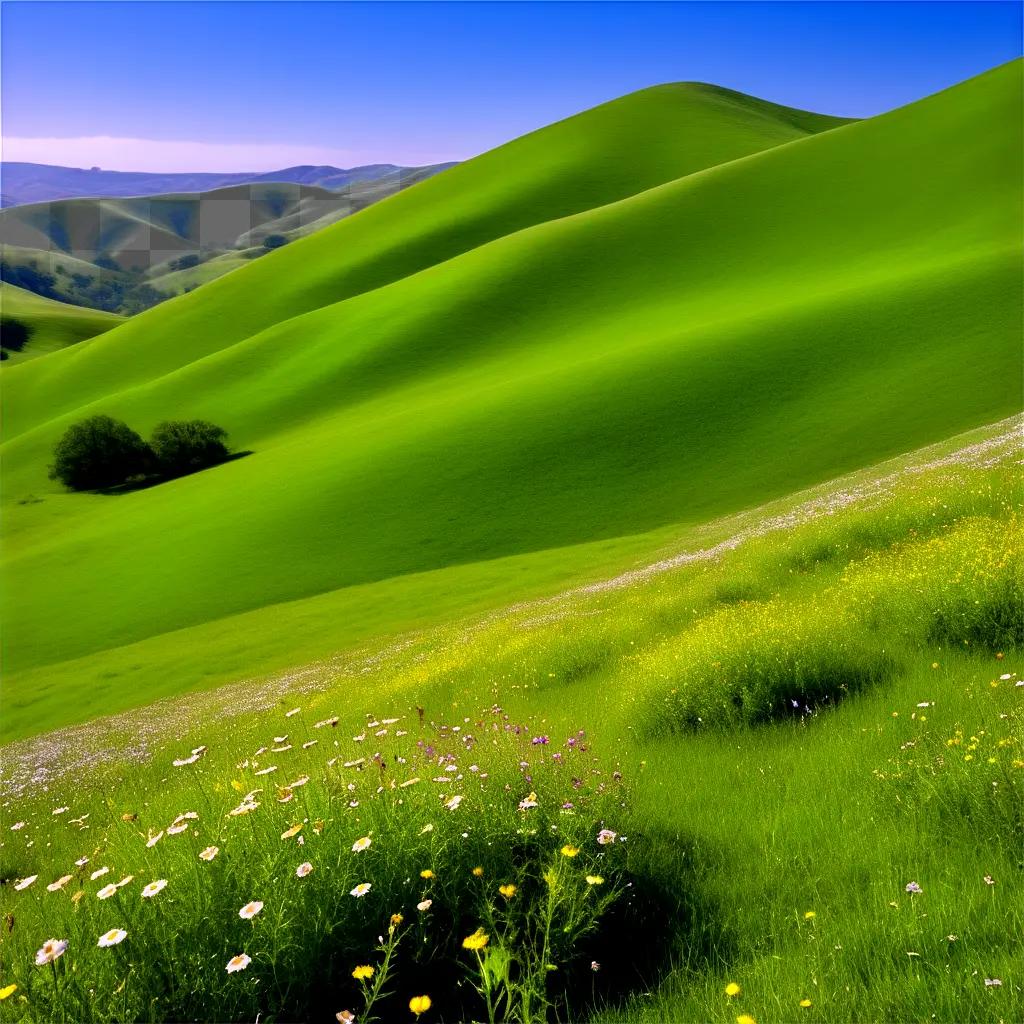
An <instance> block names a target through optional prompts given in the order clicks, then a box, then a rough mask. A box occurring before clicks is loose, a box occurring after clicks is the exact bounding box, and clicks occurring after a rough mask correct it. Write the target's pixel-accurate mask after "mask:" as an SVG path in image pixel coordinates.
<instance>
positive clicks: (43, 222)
mask: <svg viewBox="0 0 1024 1024" xmlns="http://www.w3.org/2000/svg"><path fill="white" fill-rule="evenodd" d="M443 169H445V165H437V166H430V167H416V168H392V169H391V170H390V171H387V173H384V169H383V168H381V169H379V170H381V172H382V173H381V174H380V175H379V176H378V177H376V178H372V179H369V180H365V181H364V180H355V181H351V182H347V183H345V184H344V185H341V184H340V183H339V187H338V188H337V189H335V190H330V189H327V188H322V187H318V186H313V185H305V184H293V183H288V182H280V181H268V182H255V183H251V184H246V185H232V186H229V187H224V188H218V189H213V190H211V191H206V192H190V193H177V194H170V195H143V196H136V197H129V198H120V199H101V198H80V199H66V200H61V201H55V202H45V203H34V204H28V205H25V206H18V207H15V208H11V209H5V210H3V211H0V248H2V254H3V275H4V280H6V281H11V282H14V283H15V284H18V285H20V286H23V287H25V288H28V289H30V290H33V291H35V292H37V293H39V294H41V295H44V296H47V297H51V298H59V299H61V300H63V301H70V302H74V303H78V304H81V305H87V306H93V307H96V308H101V309H105V310H113V311H117V312H129V313H135V312H138V311H139V310H141V309H146V308H149V307H150V306H153V305H155V304H156V303H157V302H159V301H161V300H162V299H164V298H166V297H167V296H170V295H178V294H181V293H182V292H184V291H187V290H190V289H192V288H195V287H197V286H198V285H199V284H203V283H205V282H207V281H212V280H214V279H215V278H217V277H220V276H221V275H222V274H226V273H227V272H228V271H230V270H234V269H236V268H237V267H239V266H241V265H243V264H244V263H245V262H246V261H248V260H252V259H255V258H256V257H258V256H263V255H266V251H267V250H266V248H265V247H264V245H263V242H264V240H265V239H266V238H268V237H270V236H281V238H283V239H285V241H288V242H290V241H294V240H295V239H296V238H302V237H304V236H305V235H308V234H312V233H313V232H314V231H319V230H320V229H322V228H324V227H327V226H328V225H330V224H334V223H335V222H337V221H339V220H341V219H342V218H344V217H348V216H350V215H351V214H353V213H356V212H358V211H359V210H363V209H365V208H366V207H367V206H370V205H371V204H372V203H375V202H378V201H379V200H381V199H384V198H386V197H387V196H390V195H394V194H395V193H397V192H399V191H401V190H402V189H405V188H409V187H410V186H412V185H415V184H418V183H419V182H421V181H425V180H426V179H427V178H430V177H432V176H433V175H434V174H436V173H437V172H438V171H439V170H443ZM197 262H198V265H195V264H196V263H197Z"/></svg>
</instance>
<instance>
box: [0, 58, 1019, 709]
mask: <svg viewBox="0 0 1024 1024" xmlns="http://www.w3.org/2000/svg"><path fill="white" fill-rule="evenodd" d="M1019 115H1020V65H1019V64H1016V65H1010V66H1007V67H1004V68H1001V69H997V70H996V71H994V72H991V73H989V74H987V75H984V76H981V77H980V78H978V79H975V80H972V81H971V82H968V83H965V84H964V85H962V86H959V87H957V88H955V89H952V90H948V91H947V92H944V93H942V94H939V95H937V96H935V97H931V98H929V99H926V100H923V101H921V102H919V103H916V104H913V105H911V106H909V107H906V108H903V109H901V110H899V111H895V112H893V113H891V114H888V115H885V116H882V117H879V118H875V119H872V120H871V121H866V122H859V123H855V124H848V125H844V126H840V127H838V128H836V130H833V131H828V132H824V133H822V134H817V135H808V134H807V129H808V122H810V127H825V126H827V124H828V122H821V121H816V120H814V119H813V118H812V117H811V116H810V115H799V114H796V113H794V112H786V111H782V110H780V108H774V107H771V106H770V105H765V104H761V103H759V102H758V101H750V100H747V99H744V98H741V97H737V96H735V94H729V93H723V92H721V91H720V90H713V89H709V88H706V87H693V86H680V87H661V88H658V89H654V90H648V91H646V92H643V93H639V94H635V95H634V96H631V97H626V98H624V99H623V100H620V101H616V102H615V103H612V104H609V105H607V106H605V107H602V108H597V109H596V110H594V111H590V112H587V113H586V114H583V115H580V117H579V118H575V119H571V120H569V121H567V122H563V123H562V124H560V125H555V126H552V127H551V128H548V129H545V130H544V131H543V132H539V133H536V134H535V135H532V136H527V137H526V138H524V139H521V140H517V141H516V142H515V143H511V144H509V146H506V147H503V148H502V149H500V150H496V151H494V152H493V153H490V154H487V155H485V156H484V157H481V158H479V159H478V160H475V161H470V162H468V163H467V164H464V165H460V166H459V167H457V168H455V169H453V170H452V171H450V172H448V173H446V174H445V175H444V176H442V177H439V178H436V179H434V180H432V181H430V182H427V183H425V184H423V185H422V186H420V187H418V188H417V189H415V190H413V191H410V192H406V193H404V194H402V195H401V196H398V197H395V198H393V199H390V200H388V201H387V202H385V203H382V204H380V205H378V206H375V207H373V208H371V209H370V210H368V211H364V212H363V213H361V214H359V215H358V216H356V217H353V218H351V219H349V220H347V221H345V222H343V223H341V224H339V225H336V226H334V227H332V228H330V229H328V230H325V231H323V232H320V233H318V234H316V235H314V236H312V237H311V238H309V239H307V240H304V241H300V242H296V243H294V244H293V245H291V246H288V247H287V248H285V249H284V250H282V251H280V252H279V253H274V254H272V255H271V256H269V257H267V258H266V259H264V260H261V261H259V263H257V264H254V265H253V266H251V267H249V268H245V269H243V270H240V271H238V272H237V273H234V274H232V275H230V276H229V277H226V278H223V279H222V280H220V281H217V282H214V283H212V284H210V285H208V286H205V287H204V288H202V289H201V290H199V291H197V292H196V293H194V294H192V295H189V296H185V297H182V298H180V299H176V300H175V301H174V302H172V303H170V304H167V305H166V306H163V307H161V308H160V309H157V310H153V311H151V312H148V313H146V314H143V315H142V316H140V317H138V318H135V319H133V320H132V321H131V322H130V323H128V324H126V325H124V326H122V327H120V328H118V329H117V330H116V331H114V332H112V333H111V334H109V335H108V336H106V337H105V338H103V339H101V340H100V341H99V342H97V343H96V344H94V345H90V346H88V347H87V348H85V349H80V350H78V351H74V350H71V351H69V352H67V353H63V354H61V355H60V356H59V357H53V358H51V359H48V360H45V361H42V362H40V363H37V364H35V365H34V366H26V367H16V368H13V370H12V371H11V373H10V374H9V384H8V386H7V388H6V403H7V428H8V437H9V438H10V440H9V441H8V442H7V444H6V445H5V446H4V463H5V468H6V474H7V477H6V489H5V490H6V494H7V496H8V500H9V502H11V504H10V506H9V512H8V514H7V517H6V518H7V529H8V533H9V540H10V542H9V544H8V545H7V548H8V553H7V559H6V564H5V567H4V568H5V579H6V586H7V594H6V596H7V598H8V611H7V618H6V621H7V652H6V655H7V666H8V671H9V672H10V673H11V674H10V675H9V677H8V693H9V694H10V695H11V698H12V699H13V702H14V704H15V706H16V707H18V708H19V715H30V714H31V704H32V702H33V701H34V700H37V699H39V696H40V694H41V693H42V691H41V690H40V688H39V685H38V684H39V681H40V677H42V678H47V677H49V678H50V679H66V678H68V676H67V675H64V673H65V672H66V673H68V674H69V675H70V673H71V671H72V669H71V668H70V664H71V662H72V659H85V658H93V659H96V660H95V661H94V662H93V663H92V664H93V670H94V671H95V673H96V675H97V676H98V677H99V678H101V679H103V680H104V686H105V687H106V694H107V699H109V700H110V701H111V702H112V703H114V704H117V703H122V704H123V702H124V701H126V700H144V699H145V696H146V695H145V692H144V691H143V690H141V689H140V687H139V686H138V684H137V680H140V679H145V680H152V679H153V678H154V677H156V676H160V677H166V676H167V675H168V674H175V673H177V672H178V671H179V667H180V666H182V665H185V664H186V663H187V664H188V666H189V667H187V668H181V670H180V674H179V675H178V678H181V679H182V682H183V684H184V685H188V686H196V685H201V684H202V683H203V681H204V678H203V677H204V675H205V673H206V672H210V673H213V674H215V673H216V672H218V671H220V670H221V669H220V668H219V667H215V666H209V665H208V666H206V667H205V668H203V667H201V664H200V663H201V661H202V658H201V652H200V651H199V650H198V649H196V648H193V649H190V650H189V651H187V652H181V653H180V655H175V660H176V664H175V666H174V667H173V668H170V669H167V668H165V666H161V669H160V671H159V672H154V664H153V662H150V661H147V660H146V658H145V656H143V655H142V654H140V653H139V648H138V647H131V646H128V645H138V644H144V643H146V642H148V639H149V638H154V637H156V636H157V635H158V634H167V633H169V632H171V631H174V630H179V629H187V628H192V627H195V628H200V627H201V626H202V625H203V624H208V625H209V633H208V634H207V635H208V636H213V635H214V634H216V633H217V632H218V629H219V628H220V627H223V629H232V630H233V629H238V630H240V631H239V632H237V633H234V642H235V643H236V645H237V649H238V650H239V651H243V650H245V649H246V647H247V646H249V645H253V646H256V647H258V648H259V650H260V652H261V655H262V657H263V658H264V663H270V662H272V661H273V660H274V659H275V658H276V659H282V658H285V657H287V656H288V652H289V651H290V650H292V649H293V645H294V635H293V632H292V631H291V630H290V628H289V626H290V624H291V623H292V622H293V621H294V620H295V619H301V618H302V612H301V611H295V609H298V608H299V606H300V604H301V602H303V601H305V600H311V601H330V600H331V598H329V597H328V596H327V595H340V596H339V598H338V603H337V604H336V605H335V606H334V607H336V608H340V609H341V610H342V614H340V615H339V616H338V618H337V620H335V621H334V622H332V623H331V625H332V627H333V630H332V632H331V633H330V635H329V636H324V635H323V634H322V633H320V634H318V636H319V640H318V642H321V643H322V644H323V647H322V648H321V649H322V650H323V652H324V653H326V652H327V651H329V650H330V649H332V648H334V649H336V648H338V647H341V646H343V645H344V644H345V643H348V642H351V641H352V640H353V639H355V638H357V637H359V636H366V635H368V634H369V633H370V632H373V631H376V632H380V631H382V630H386V629H391V630H394V629H402V628H405V627H407V626H409V625H411V624H414V623H422V622H423V621H424V620H426V619H429V618H430V616H431V615H438V616H440V615H445V614H450V613H451V612H452V611H453V610H455V608H456V607H457V606H461V607H463V608H474V607H483V606H486V605H488V604H493V603H496V602H497V601H498V600H501V599H504V600H508V599H510V598H512V597H515V596H518V595H522V594H530V593H537V592H541V591H542V590H543V589H545V588H550V587H551V586H552V585H553V584H557V582H558V581H560V580H561V581H568V580H573V579H581V578H585V577H586V576H588V575H591V576H592V575H595V574H599V573H600V572H602V571H603V570H604V569H606V568H608V567H614V566H621V565H624V564H627V563H629V562H631V561H632V560H633V559H635V558H636V556H637V554H638V552H640V551H642V550H643V549H644V548H645V547H646V548H648V549H649V548H651V547H654V546H656V545H657V544H660V543H664V541H665V539H666V537H667V536H668V534H669V533H670V532H671V531H672V530H673V529H674V528H675V529H678V528H679V527H681V526H685V525H687V524H695V523H699V522H703V521H706V520H708V519H710V518H712V517H714V516H716V515H721V514H723V513H727V512H730V511H735V510H738V509H741V508H745V507H750V506H752V505H754V504H757V503H759V502H762V501H764V500H768V499H770V498H772V497H775V496H778V495H781V494H784V493H787V492H789V491H792V490H795V489H797V488H800V487H803V486H807V485H809V484H812V483H814V482H816V481H820V480H823V479H827V478H829V477H831V476H834V475H835V474H837V473H840V472H843V471H847V470H850V469H853V468H855V467H858V466H863V465H866V464H869V463H871V462H872V461H875V460H877V459H880V458H883V457H885V456H888V455H892V454H895V453H898V452H901V451H906V450H908V449H910V448H913V447H915V446H918V445H920V444H924V443H927V442H929V441H934V440H937V439H938V438H941V437H944V436H948V435H949V434H951V433H953V432H956V431H958V430H962V429H967V428H970V427H972V426H976V425H978V424H980V423H984V422H988V421H990V420H992V419H994V418H997V417H1000V416H1004V415H1008V414H1010V413H1012V412H1014V411H1016V410H1017V409H1018V408H1019V407H1020V401H1021V396H1020V380H1021V353H1020V346H1019V333H1018V328H1019V323H1018V320H1019V308H1020V299H1021V296H1020V288H1021V285H1020V281H1021V275H1020V255H1019V242H1020V237H1019V232H1020V229H1019V224H1020V217H1019V179H1020V145H1019V143H1020V138H1019V132H1020V116H1019ZM666 124H671V125H674V126H678V127H680V130H678V131H675V132H670V131H666V130H665V125H666ZM683 128H685V129H686V130H682V129H683ZM643 137H646V138H647V139H648V140H651V139H656V140H658V144H657V145H647V146H645V145H642V144H641V141H642V138H643ZM769 137H770V140H771V142H774V143H786V142H788V144H782V145H778V144H776V145H774V146H773V147H772V148H767V149H765V145H768V144H769V141H768V140H769ZM758 149H759V150H760V151H759V152H754V150H758ZM611 152H615V153H617V154H618V156H619V159H618V161H617V162H614V163H609V162H608V161H607V160H605V161H601V160H598V159H596V157H598V156H600V155H602V154H606V153H611ZM723 161H725V162H723ZM512 165H515V166H516V167H517V169H518V174H517V176H516V177H515V185H516V187H515V188H510V186H509V181H510V176H509V175H508V174H500V173H497V172H499V171H500V170H501V169H502V168H504V167H510V166H512ZM641 189H643V191H641ZM531 225H532V226H531ZM93 411H102V412H105V413H109V414H111V415H115V416H118V417H122V418H124V419H126V420H128V421H129V422H130V423H131V424H132V425H133V426H135V427H136V428H137V429H139V430H142V431H143V432H145V431H148V430H149V429H150V428H151V427H152V426H153V425H154V424H155V423H156V422H158V421H159V420H160V419H163V418H166V417H167V416H168V415H171V414H173V415H175V416H192V415H195V416H202V417H203V418H206V419H212V420H214V421H216V422H218V423H222V424H223V425H224V426H225V427H227V428H228V430H229V431H230V432H231V437H232V440H233V442H234V443H235V445H236V446H237V447H239V448H242V449H252V450H253V451H254V454H253V455H251V456H250V457H248V458H245V459H241V460H238V461H236V462H233V463H231V464H229V465H225V466H222V467H219V468H217V469H215V470H212V471H209V472H206V473H203V474H199V475H197V476H193V477H190V478H187V479H182V480H178V481H175V482H174V483H170V484H165V485H163V486H160V487H155V488H151V489H149V490H146V491H139V492H136V493H133V494H130V495H125V496H121V497H117V498H112V497H106V496H81V495H66V494H60V493H57V492H56V491H55V490H54V488H53V485H52V484H49V483H48V482H47V481H46V479H45V467H46V463H47V461H48V458H49V453H50V450H51V448H52V446H53V443H54V441H55V440H56V438H57V437H58V436H59V435H60V433H61V432H62V431H63V429H65V427H66V426H67V425H68V424H69V423H70V422H73V421H74V420H75V419H76V418H79V417H81V416H83V415H85V414H86V413H87V412H93ZM29 494H31V495H35V496H36V497H43V498H44V500H43V501H42V502H32V503H28V504H18V502H19V500H24V498H25V496H26V495H29ZM499 560H505V561H504V562H501V563H500V564H499ZM438 595H444V602H445V603H442V602H441V601H439V600H438ZM285 602H288V603H289V604H288V610H287V611H286V613H284V614H282V615H281V616H280V622H279V623H278V624H275V623H274V618H275V616H274V614H273V613H271V611H270V609H271V606H276V605H281V604H283V603H285ZM322 607H323V606H322V605H321V609H322ZM260 609H266V610H267V611H268V614H267V616H266V617H265V618H264V619H263V620H262V621H264V622H268V621H269V623H270V625H269V627H268V630H267V632H266V633H260V634H259V635H258V636H254V635H253V634H252V633H250V632H248V631H247V630H248V629H251V627H252V622H251V621H249V620H247V619H246V618H244V616H245V615H246V613H256V612H257V611H259V610H260ZM293 613H294V614H293ZM309 614H312V612H310V613H309ZM228 616H239V618H236V619H234V620H233V622H230V623H228V622H221V623H220V626H218V625H217V623H218V620H224V619H225V618H226V617H228ZM113 648H122V651H121V652H119V653H117V654H113V653H111V654H104V653H103V652H109V651H111V649H113ZM152 649H153V648H151V650H152ZM179 659H180V660H179ZM57 663H67V664H66V665H65V666H64V667H63V668H55V667H52V666H56V665H57ZM104 665H105V666H106V667H104ZM47 666H51V667H50V668H49V669H47ZM147 685H149V684H148V683H147ZM157 685H159V684H157Z"/></svg>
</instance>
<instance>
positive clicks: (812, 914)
mask: <svg viewBox="0 0 1024 1024" xmlns="http://www.w3.org/2000/svg"><path fill="white" fill-rule="evenodd" d="M817 916H818V915H817V913H815V911H813V910H807V911H805V912H804V920H805V921H813V920H814V918H816V917H817Z"/></svg>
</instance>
